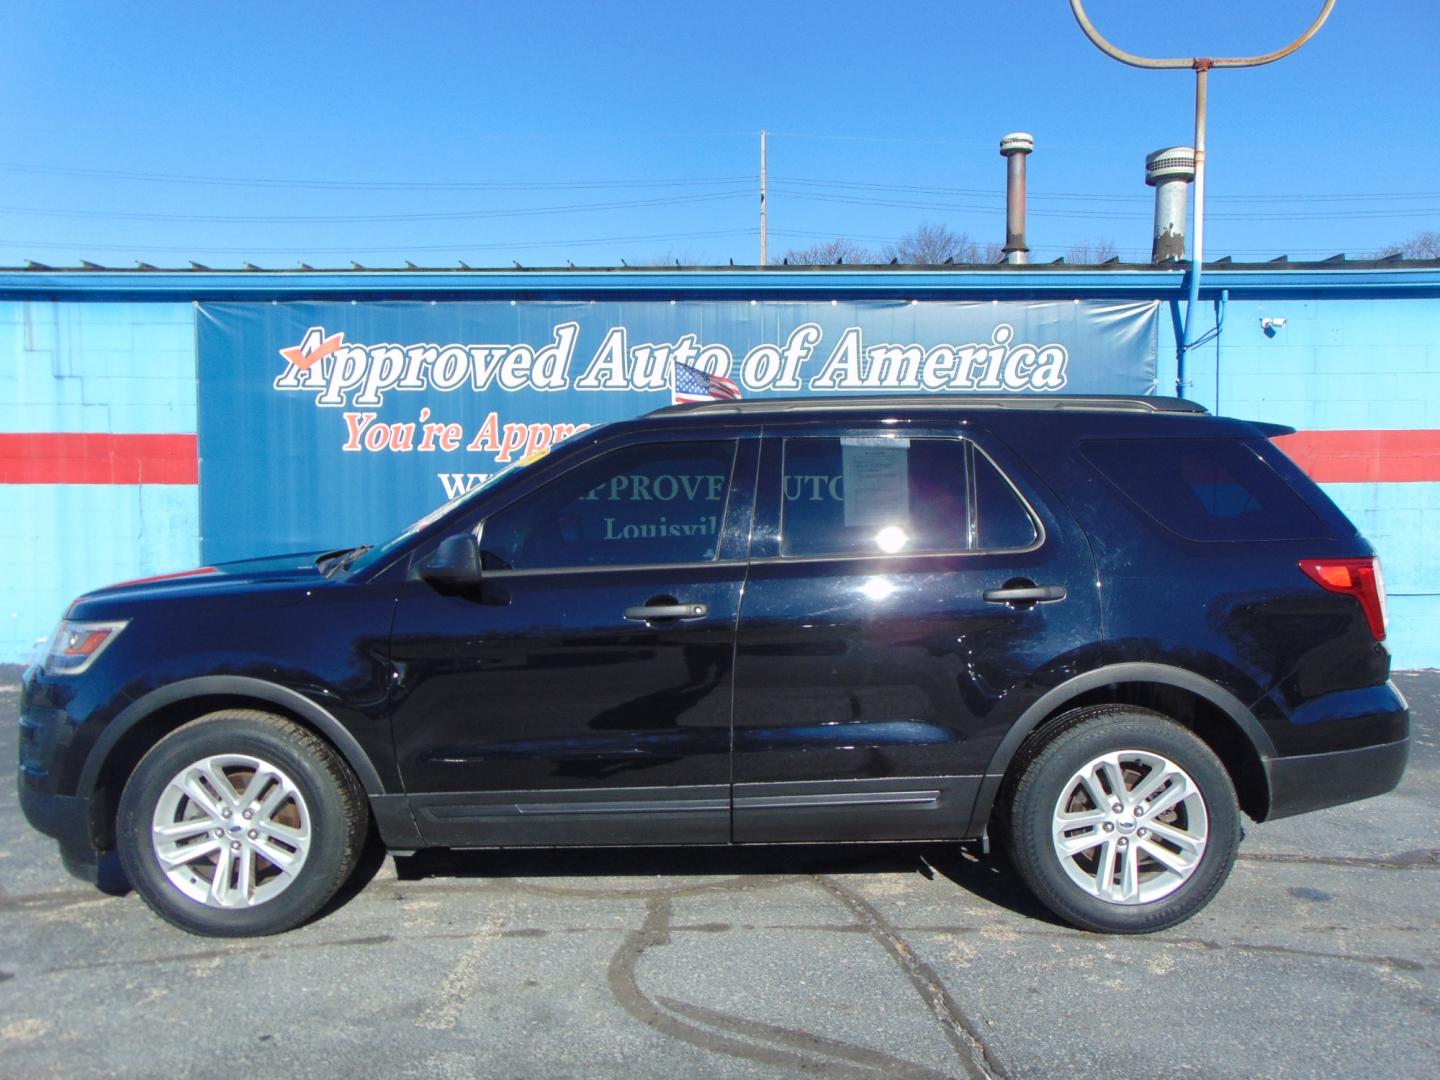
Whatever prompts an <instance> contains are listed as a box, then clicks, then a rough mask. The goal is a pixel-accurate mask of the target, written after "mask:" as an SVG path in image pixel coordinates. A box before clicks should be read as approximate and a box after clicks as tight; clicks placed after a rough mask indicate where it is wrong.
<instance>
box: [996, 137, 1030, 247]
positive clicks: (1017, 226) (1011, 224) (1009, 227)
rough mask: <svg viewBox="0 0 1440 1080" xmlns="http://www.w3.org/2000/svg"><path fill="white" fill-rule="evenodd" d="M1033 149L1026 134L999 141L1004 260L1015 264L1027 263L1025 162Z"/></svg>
mask: <svg viewBox="0 0 1440 1080" xmlns="http://www.w3.org/2000/svg"><path fill="white" fill-rule="evenodd" d="M1034 149H1035V140H1034V138H1032V137H1031V135H1030V133H1029V132H1028V131H1012V132H1011V133H1010V134H1009V135H1006V136H1005V137H1004V138H1003V139H1001V140H1000V156H1001V157H1003V158H1004V159H1005V248H1004V251H1005V261H1006V262H1007V263H1014V264H1017V265H1019V264H1023V263H1027V262H1029V261H1030V247H1029V245H1028V244H1026V243H1025V159H1026V158H1027V157H1029V156H1030V154H1031V153H1032V152H1033V151H1034Z"/></svg>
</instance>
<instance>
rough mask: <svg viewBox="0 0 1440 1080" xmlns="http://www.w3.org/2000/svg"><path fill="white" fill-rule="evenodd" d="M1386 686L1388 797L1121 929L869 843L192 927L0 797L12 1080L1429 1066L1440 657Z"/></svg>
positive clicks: (690, 858) (448, 887)
mask: <svg viewBox="0 0 1440 1080" xmlns="http://www.w3.org/2000/svg"><path fill="white" fill-rule="evenodd" d="M1396 682H1397V684H1398V685H1399V686H1400V687H1401V689H1402V690H1403V691H1404V692H1405V694H1406V696H1407V697H1408V698H1409V700H1410V703H1411V706H1412V709H1413V719H1414V737H1413V739H1412V752H1411V759H1410V767H1409V771H1408V772H1407V773H1406V776H1405V779H1404V781H1403V783H1402V784H1401V786H1400V788H1399V789H1398V790H1397V791H1395V792H1393V793H1391V794H1389V795H1386V796H1384V797H1382V798H1378V799H1371V800H1369V801H1366V802H1362V803H1356V804H1352V805H1350V806H1345V807H1338V808H1336V809H1333V810H1327V811H1323V812H1321V813H1318V814H1311V815H1308V816H1302V817H1298V818H1292V819H1289V820H1285V821H1279V822H1274V823H1271V824H1266V825H1258V826H1257V825H1250V826H1249V827H1248V828H1247V837H1246V840H1245V843H1244V844H1243V845H1242V848H1241V855H1240V861H1239V863H1238V864H1237V866H1236V868H1235V872H1234V874H1233V875H1232V876H1231V878H1230V881H1229V883H1228V884H1227V885H1226V887H1225V888H1224V890H1223V891H1222V892H1221V893H1220V895H1219V897H1218V898H1217V899H1216V900H1215V901H1214V902H1213V903H1212V904H1211V905H1210V906H1209V907H1208V908H1207V909H1206V910H1205V911H1203V912H1202V913H1201V914H1200V915H1198V916H1196V917H1195V918H1194V919H1192V920H1191V921H1189V922H1187V923H1185V924H1183V925H1181V926H1179V927H1176V928H1174V929H1172V930H1169V931H1165V932H1162V933H1159V934H1154V935H1151V936H1147V937H1139V938H1134V937H1131V938H1119V937H1102V936H1097V935H1094V934H1086V933H1081V932H1078V931H1074V930H1070V929H1068V928H1066V927H1063V926H1061V925H1059V924H1057V923H1056V922H1055V921H1054V920H1053V919H1051V918H1050V917H1049V916H1048V915H1047V914H1046V913H1045V912H1044V911H1043V910H1042V909H1040V908H1039V907H1038V906H1037V905H1036V904H1035V903H1034V902H1033V901H1031V900H1030V899H1029V898H1028V896H1027V894H1026V893H1025V892H1024V890H1023V888H1022V886H1021V885H1020V884H1019V882H1018V880H1017V879H1016V877H1015V875H1014V874H1013V872H1012V871H1011V870H1010V869H1009V867H1008V866H1007V865H1006V863H1005V861H1004V859H1003V857H1000V856H998V855H997V856H993V857H983V856H980V855H978V854H977V853H975V852H970V851H966V850H962V849H960V848H958V847H956V846H953V845H929V844H927V845H902V844H886V845H863V846H854V847H847V848H841V847H813V846H806V847H784V848H772V849H757V850H727V849H705V850H676V849H650V850H637V849H631V850H626V851H590V852H522V853H493V852H491V853H483V852H476V853H459V854H450V855H445V856H443V857H441V856H423V857H415V858H410V859H404V860H401V861H400V862H399V864H398V865H397V862H396V860H393V859H389V858H383V857H376V858H375V859H372V860H371V861H370V863H369V864H368V865H367V867H366V869H365V880H363V881H362V882H360V883H359V885H360V887H359V888H358V891H355V892H354V893H353V895H351V896H349V897H348V898H346V899H345V901H344V902H343V903H342V904H340V905H339V906H338V907H337V908H336V909H335V910H333V911H331V912H330V913H328V914H327V915H326V916H325V917H324V918H322V919H320V920H318V921H316V922H314V923H312V924H310V925H308V926H306V927H304V928H302V929H300V930H297V931H293V932H291V933H289V934H286V935H283V936H281V937H276V938H265V939H258V940H246V941H217V940H207V939H201V938H196V937H191V936H189V935H187V934H184V933H182V932H180V931H178V930H176V929H173V928H172V927H170V926H168V925H166V924H165V923H163V922H161V921H160V920H159V919H157V918H155V917H153V916H152V915H150V914H149V912H148V911H147V910H146V909H145V907H144V905H143V904H142V903H141V902H140V900H139V899H138V897H136V896H134V895H133V894H131V895H129V896H122V897H110V896H105V895H102V894H101V893H99V892H97V891H95V890H94V889H91V888H88V887H87V886H85V885H84V884H82V883H80V882H77V881H75V880H74V879H72V878H70V877H69V876H68V875H66V873H65V872H64V871H63V870H62V869H61V867H60V863H59V860H58V858H57V856H56V854H55V850H54V846H53V844H52V843H51V842H50V841H49V840H47V839H45V838H44V837H41V836H40V835H38V834H36V833H34V832H32V831H31V830H30V829H29V828H28V826H27V825H26V824H25V821H24V819H23V818H22V817H21V815H20V811H19V807H18V805H17V802H16V796H15V791H14V787H13V785H12V784H10V783H4V784H0V1075H3V1076H6V1077H17V1076H32V1075H39V1076H44V1075H56V1074H64V1075H67V1076H90V1075H122V1074H123V1075H127V1076H129V1075H137V1076H143V1075H154V1076H160V1075H164V1076H202V1075H203V1076H209V1075H215V1074H220V1073H224V1074H228V1075H237V1076H240V1075H261V1074H269V1075H293V1076H324V1077H329V1076H340V1075H345V1076H351V1077H361V1076H376V1075H387V1076H439V1077H448V1076H502V1077H510V1076H514V1077H522V1076H523V1077H561V1076H577V1077H578V1076H584V1077H609V1076H625V1077H628V1078H641V1077H666V1078H669V1077H676V1076H724V1077H748V1076H764V1077H773V1076H791V1075H806V1076H813V1075H819V1076H827V1077H828V1076H836V1077H880V1076H962V1077H963V1076H987V1075H988V1076H1017V1077H1032V1076H1033V1077H1052V1076H1066V1077H1102V1078H1105V1080H1125V1078H1128V1077H1137V1078H1138V1077H1145V1078H1151V1077H1155V1076H1166V1077H1177V1076H1186V1075H1199V1076H1206V1077H1269V1076H1275V1077H1282V1076H1283V1077H1290V1076H1294V1077H1307V1076H1348V1075H1362V1074H1363V1075H1366V1076H1371V1075H1383V1076H1388V1077H1400V1076H1425V1077H1430V1076H1434V1075H1436V1074H1437V1070H1440V1064H1437V1063H1440V672H1406V673H1401V674H1399V675H1397V676H1396ZM0 683H3V686H0V746H13V745H14V744H15V739H16V730H15V726H16V699H17V694H16V691H17V687H16V686H15V685H14V683H15V675H14V673H13V669H12V671H11V672H10V673H9V674H8V675H4V676H0ZM6 752H8V751H6Z"/></svg>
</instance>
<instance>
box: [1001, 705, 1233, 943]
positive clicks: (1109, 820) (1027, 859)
mask: <svg viewBox="0 0 1440 1080" xmlns="http://www.w3.org/2000/svg"><path fill="white" fill-rule="evenodd" d="M1055 730H1056V734H1055V735H1054V736H1053V737H1052V738H1051V739H1050V740H1049V741H1047V742H1046V743H1045V744H1044V745H1043V746H1042V747H1041V748H1040V750H1039V752H1038V753H1036V754H1035V755H1034V757H1033V758H1031V759H1030V760H1029V762H1028V764H1027V765H1026V766H1025V768H1024V771H1023V773H1022V774H1021V776H1020V779H1019V782H1018V784H1017V785H1016V787H1015V791H1014V796H1013V801H1012V804H1011V808H1010V829H1009V841H1010V842H1009V849H1010V853H1011V857H1012V861H1013V862H1014V863H1015V866H1016V868H1017V869H1018V870H1019V872H1020V875H1021V876H1022V877H1023V878H1024V879H1025V882H1026V884H1028V885H1029V886H1030V888H1031V890H1032V891H1033V892H1034V893H1035V895H1036V897H1038V898H1039V900H1040V901H1041V902H1042V903H1044V904H1045V906H1046V907H1048V908H1050V910H1051V911H1053V912H1055V914H1056V915H1058V916H1060V918H1062V919H1064V920H1065V921H1066V922H1068V923H1070V924H1071V925H1074V926H1078V927H1080V928H1082V929H1086V930H1095V931H1100V932H1104V933H1132V934H1134V933H1149V932H1151V931H1155V930H1161V929H1164V928H1165V927H1168V926H1174V925H1175V924H1176V923H1179V922H1182V921H1184V920H1185V919H1188V918H1190V916H1192V915H1194V914H1195V913H1196V912H1197V911H1199V910H1200V909H1201V908H1203V907H1204V906H1205V905H1206V904H1208V903H1209V902H1210V900H1211V899H1212V898H1213V897H1214V896H1215V894H1216V893H1217V892H1218V891H1219V889H1220V887H1221V885H1223V884H1224V883H1225V879H1226V877H1228V876H1229V873H1230V869H1231V867H1232V866H1233V865H1234V862H1235V855H1236V850H1237V849H1238V847H1239V843H1240V811H1239V806H1238V803H1237V800H1236V797H1235V789H1234V786H1233V785H1232V784H1231V782H1230V777H1229V774H1228V773H1227V772H1226V771H1225V767H1224V765H1222V764H1221V763H1220V761H1219V759H1218V758H1217V757H1216V756H1215V754H1214V752H1213V751H1212V750H1211V749H1210V748H1209V747H1208V746H1206V745H1205V743H1204V742H1202V741H1201V740H1200V739H1199V738H1197V737H1196V736H1195V735H1194V734H1193V733H1192V732H1190V731H1189V730H1187V729H1185V728H1183V727H1181V726H1180V725H1179V724H1177V723H1175V722H1174V721H1173V720H1170V719H1168V718H1167V717H1164V716H1161V715H1160V714H1159V713H1154V712H1150V711H1149V710H1145V709H1139V708H1131V707H1122V706H1099V707H1096V708H1091V709H1084V710H1079V711H1077V712H1076V713H1074V714H1072V715H1071V716H1069V717H1064V718H1062V719H1061V721H1060V722H1059V723H1058V724H1057V725H1056V728H1055Z"/></svg>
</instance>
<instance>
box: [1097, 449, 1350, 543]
mask: <svg viewBox="0 0 1440 1080" xmlns="http://www.w3.org/2000/svg"><path fill="white" fill-rule="evenodd" d="M1082 453H1083V454H1084V455H1085V457H1086V458H1087V459H1088V460H1089V461H1090V463H1091V464H1093V465H1094V466H1095V467H1096V468H1097V469H1099V470H1100V472H1101V473H1102V474H1104V475H1105V477H1106V478H1108V479H1109V480H1110V482H1111V483H1113V484H1114V485H1115V486H1116V487H1118V488H1119V489H1120V490H1121V491H1122V492H1124V493H1125V495H1126V496H1128V497H1129V498H1130V500H1131V501H1132V502H1134V503H1135V504H1136V505H1137V506H1138V507H1140V509H1141V510H1144V511H1145V513H1147V514H1149V515H1150V517H1152V518H1154V519H1155V520H1156V521H1158V522H1159V523H1160V524H1161V525H1163V526H1165V528H1167V529H1169V530H1170V531H1171V532H1173V533H1176V534H1177V535H1179V536H1183V537H1185V538H1186V539H1187V540H1202V541H1203V540H1230V541H1234V540H1298V539H1308V538H1313V537H1321V536H1326V535H1327V532H1326V529H1325V526H1324V524H1323V523H1322V522H1321V520H1320V518H1319V517H1317V516H1316V514H1315V512H1314V511H1313V510H1311V509H1310V507H1309V506H1308V505H1307V504H1306V502H1305V500H1304V498H1303V497H1302V496H1301V495H1300V494H1299V493H1298V492H1297V491H1296V490H1295V489H1294V488H1292V487H1291V486H1290V485H1289V484H1288V483H1286V481H1285V480H1284V478H1283V477H1281V476H1280V475H1279V474H1278V473H1276V472H1275V470H1274V469H1272V468H1271V467H1270V465H1269V464H1268V463H1267V462H1266V461H1265V459H1264V458H1263V457H1262V456H1261V455H1260V453H1259V451H1258V449H1257V448H1256V447H1254V446H1252V445H1251V444H1250V443H1249V442H1247V441H1246V440H1244V439H1115V440H1106V441H1095V442H1087V443H1085V444H1084V445H1083V447H1082Z"/></svg>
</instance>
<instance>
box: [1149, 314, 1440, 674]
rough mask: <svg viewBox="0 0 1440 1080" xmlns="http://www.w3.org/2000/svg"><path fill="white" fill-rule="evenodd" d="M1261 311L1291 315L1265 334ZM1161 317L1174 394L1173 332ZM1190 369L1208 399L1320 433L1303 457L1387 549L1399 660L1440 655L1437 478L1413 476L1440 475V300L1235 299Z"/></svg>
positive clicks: (1164, 383)
mask: <svg viewBox="0 0 1440 1080" xmlns="http://www.w3.org/2000/svg"><path fill="white" fill-rule="evenodd" d="M1213 310H1214V309H1213V307H1209V306H1208V305H1207V311H1206V315H1207V317H1206V318H1204V319H1202V321H1201V326H1202V328H1205V329H1208V328H1209V327H1210V326H1212V325H1213V323H1214V317H1213ZM1262 319H1271V320H1276V319H1284V320H1285V322H1284V325H1283V326H1276V325H1273V323H1272V326H1271V327H1270V329H1271V331H1272V332H1271V333H1268V334H1267V333H1266V331H1265V328H1264V326H1263V325H1262V323H1261V320H1262ZM1161 326H1162V329H1161V335H1160V393H1162V394H1169V393H1173V392H1174V386H1175V357H1174V351H1175V342H1174V335H1173V333H1172V332H1171V326H1170V322H1169V320H1164V321H1163V322H1162V324H1161ZM1187 369H1188V370H1187V372H1186V377H1187V381H1188V382H1189V384H1190V385H1189V387H1188V391H1189V392H1188V394H1187V396H1188V397H1191V398H1193V399H1194V400H1196V401H1199V402H1200V403H1201V404H1203V405H1205V406H1206V407H1207V408H1210V409H1212V410H1214V411H1217V412H1222V413H1225V414H1227V415H1230V416H1241V417H1246V418H1248V419H1252V420H1268V421H1271V422H1273V423H1278V424H1288V425H1290V426H1291V427H1294V428H1296V429H1297V430H1299V431H1302V432H1308V433H1313V437H1311V438H1308V439H1307V440H1306V441H1305V443H1306V444H1307V445H1309V446H1310V448H1311V449H1310V452H1309V453H1307V454H1306V455H1305V456H1304V457H1300V458H1299V460H1301V464H1302V465H1304V466H1305V467H1306V468H1307V470H1308V471H1310V472H1311V475H1312V476H1315V477H1316V478H1317V479H1318V480H1319V481H1320V484H1321V487H1323V488H1324V489H1325V491H1326V492H1327V493H1328V494H1329V495H1330V497H1331V498H1332V499H1334V500H1335V502H1336V504H1337V505H1338V506H1339V507H1340V509H1342V510H1343V511H1345V513H1346V514H1347V515H1349V517H1350V519H1351V520H1352V521H1354V522H1355V524H1356V525H1357V526H1358V527H1359V528H1360V531H1361V532H1363V533H1364V534H1365V536H1366V537H1367V538H1368V539H1369V540H1370V542H1371V543H1373V544H1374V545H1375V547H1376V549H1377V550H1378V551H1379V552H1380V558H1381V564H1382V567H1383V570H1384V574H1385V584H1386V587H1387V591H1388V593H1389V598H1390V638H1389V642H1388V644H1389V646H1390V649H1391V652H1392V653H1393V654H1394V657H1395V665H1396V666H1397V667H1407V668H1414V667H1440V546H1437V544H1436V542H1435V538H1436V537H1437V536H1440V483H1437V482H1436V481H1435V480H1433V479H1429V480H1419V479H1413V477H1415V476H1430V477H1437V478H1440V300H1436V299H1428V298H1424V299H1422V298H1415V299H1407V298H1403V297H1394V298H1383V299H1373V298H1371V299H1365V298H1357V299H1348V298H1346V299H1322V300H1303V299H1274V300H1264V301H1240V302H1236V301H1232V302H1230V303H1229V304H1228V305H1226V311H1225V319H1224V325H1223V327H1222V330H1221V334H1220V338H1219V339H1218V341H1216V342H1211V343H1210V344H1207V345H1205V346H1202V347H1201V348H1200V349H1199V350H1197V352H1196V354H1195V355H1194V356H1192V357H1191V358H1190V361H1189V363H1188V365H1187ZM1288 449H1289V447H1288V446H1287V450H1288ZM1298 456H1299V455H1297V457H1298ZM1327 477H1330V478H1331V479H1327ZM1336 477H1345V478H1347V479H1334V478H1336Z"/></svg>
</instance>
